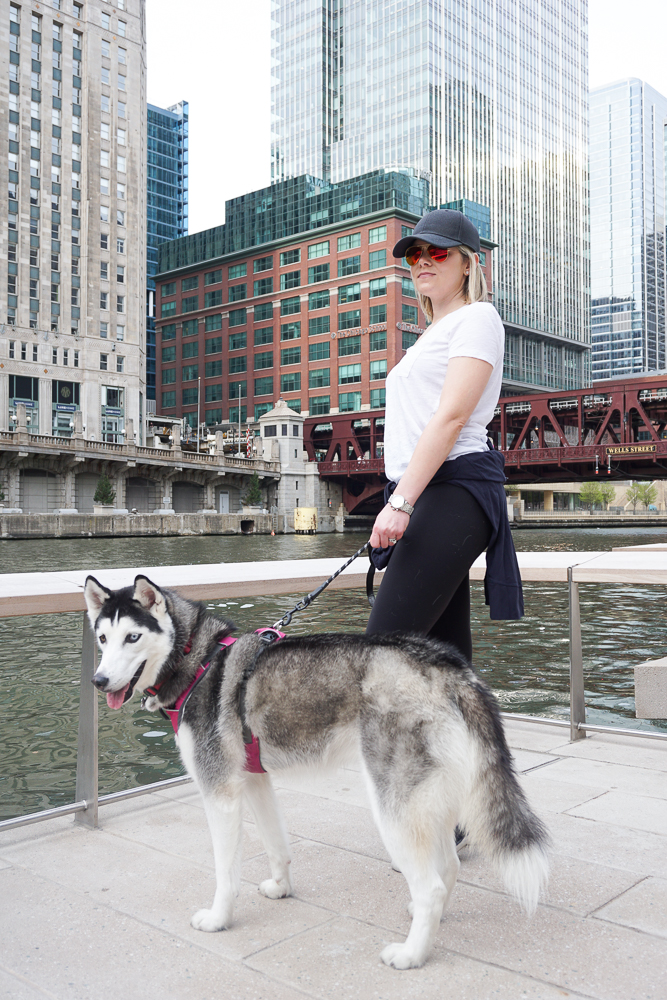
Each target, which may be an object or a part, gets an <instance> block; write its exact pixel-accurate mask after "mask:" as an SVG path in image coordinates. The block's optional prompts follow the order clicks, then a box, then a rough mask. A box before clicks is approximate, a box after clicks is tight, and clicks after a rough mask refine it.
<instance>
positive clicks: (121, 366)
mask: <svg viewBox="0 0 667 1000" xmlns="http://www.w3.org/2000/svg"><path fill="white" fill-rule="evenodd" d="M116 371H117V372H124V371H125V358H124V357H123V355H122V354H117V355H116Z"/></svg>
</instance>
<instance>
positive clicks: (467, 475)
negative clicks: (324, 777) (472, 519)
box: [371, 449, 523, 619]
mask: <svg viewBox="0 0 667 1000" xmlns="http://www.w3.org/2000/svg"><path fill="white" fill-rule="evenodd" d="M505 481H506V477H505V459H504V458H503V456H502V454H501V452H499V451H496V450H495V449H489V451H485V452H472V453H470V454H468V455H459V457H458V458H453V459H451V461H449V462H443V464H442V465H441V466H440V468H439V469H438V471H437V472H436V474H435V475H434V476H433V479H432V480H431V482H430V483H429V486H430V485H436V484H438V483H451V484H452V485H453V486H461V487H462V488H463V489H464V490H467V491H468V493H470V494H471V496H473V497H474V498H475V500H476V501H477V503H478V504H479V505H480V507H481V508H482V510H483V511H484V513H485V514H486V516H487V517H488V519H489V521H490V522H491V528H492V530H491V538H490V540H489V546H488V548H487V550H486V576H485V577H484V597H485V600H486V603H487V604H488V605H489V613H490V616H491V618H492V619H503V618H522V617H523V589H522V587H521V574H520V572H519V564H518V562H517V558H516V552H515V549H514V542H513V541H512V533H511V529H510V525H509V520H508V518H507V499H506V495H505V490H504V483H505ZM395 487H396V484H395V483H387V486H386V487H385V502H386V501H387V500H388V499H389V497H390V496H391V494H392V493H393V492H394V489H395ZM426 488H427V489H428V486H427V487H426ZM417 503H419V501H417ZM433 529H434V530H436V531H437V530H441V526H438V525H434V526H433ZM392 552H393V547H392V548H390V549H373V551H372V554H371V558H372V560H373V564H374V565H375V567H376V569H384V567H385V566H386V565H387V563H388V562H389V556H390V555H391V553H392Z"/></svg>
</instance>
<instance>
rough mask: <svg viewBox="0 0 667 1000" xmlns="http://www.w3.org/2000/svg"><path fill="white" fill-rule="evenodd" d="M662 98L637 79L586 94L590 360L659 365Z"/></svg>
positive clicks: (597, 364) (608, 374)
mask: <svg viewBox="0 0 667 1000" xmlns="http://www.w3.org/2000/svg"><path fill="white" fill-rule="evenodd" d="M666 124H667V98H665V97H663V96H662V94H659V93H658V92H657V91H655V90H653V88H652V87H649V86H648V85H647V84H645V83H643V82H642V81H641V80H637V79H629V80H620V81H618V82H617V83H612V84H609V85H608V86H606V87H598V88H597V89H595V90H593V91H591V95H590V130H591V132H590V138H591V158H590V171H591V312H592V318H591V328H592V341H593V348H592V358H591V365H592V371H593V375H594V377H595V378H613V377H616V376H619V375H629V374H633V373H637V372H642V371H654V370H655V369H664V368H665V286H666V275H665V179H666V178H665V143H666V141H667V131H666Z"/></svg>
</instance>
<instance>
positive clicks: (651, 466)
mask: <svg viewBox="0 0 667 1000" xmlns="http://www.w3.org/2000/svg"><path fill="white" fill-rule="evenodd" d="M488 431H489V438H490V440H491V441H492V443H493V445H494V446H495V447H496V448H499V449H500V450H501V451H502V452H503V454H504V456H505V470H506V473H507V479H508V482H510V483H525V484H528V483H540V482H542V483H544V482H549V483H556V482H582V481H585V480H592V479H595V478H596V477H598V478H599V477H605V478H611V479H634V480H639V479H661V478H667V376H658V375H649V376H645V377H641V378H623V379H614V380H605V381H603V382H594V383H593V384H592V386H591V387H590V388H586V389H568V390H563V389H559V390H553V391H551V390H549V391H546V392H536V393H531V394H529V395H523V396H503V397H501V399H500V401H499V404H498V406H497V407H496V411H495V414H494V417H493V420H492V421H491V423H490V424H489V427H488ZM304 447H305V448H306V450H307V452H308V457H309V458H310V460H311V461H317V462H318V468H319V473H320V476H321V477H322V478H323V479H330V480H333V481H336V482H338V483H339V484H340V485H341V486H342V487H343V502H344V503H345V506H346V508H347V510H348V512H349V513H367V514H371V513H375V512H376V511H377V510H379V508H380V507H381V506H382V491H383V489H384V483H385V482H386V479H385V477H384V460H383V454H384V412H383V411H382V410H370V411H366V412H361V413H337V414H332V415H330V416H328V417H326V418H322V417H310V418H309V419H308V420H307V421H306V424H305V427H304Z"/></svg>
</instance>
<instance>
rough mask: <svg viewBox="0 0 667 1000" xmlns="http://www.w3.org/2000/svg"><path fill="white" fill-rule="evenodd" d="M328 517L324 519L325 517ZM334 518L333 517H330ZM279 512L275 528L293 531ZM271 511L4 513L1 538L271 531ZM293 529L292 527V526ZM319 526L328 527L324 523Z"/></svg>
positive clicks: (0, 525) (254, 532)
mask: <svg viewBox="0 0 667 1000" xmlns="http://www.w3.org/2000/svg"><path fill="white" fill-rule="evenodd" d="M323 520H325V519H323ZM331 520H332V521H333V518H331ZM286 521H287V518H284V517H283V516H281V515H279V516H278V518H277V522H278V523H277V526H276V529H275V530H276V532H277V533H278V534H283V533H284V532H286V531H290V527H289V525H288V524H287V523H285V522H286ZM271 528H272V524H271V515H270V514H251V515H247V514H103V515H97V516H96V515H95V514H2V515H0V538H108V537H114V536H115V537H123V536H125V537H131V536H132V535H148V536H156V537H157V536H165V535H242V534H260V535H270V534H271ZM291 530H292V531H293V530H294V529H293V528H292V529H291ZM320 530H325V531H326V530H333V528H329V529H327V527H325V526H324V525H323V526H322V528H321V529H320Z"/></svg>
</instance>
